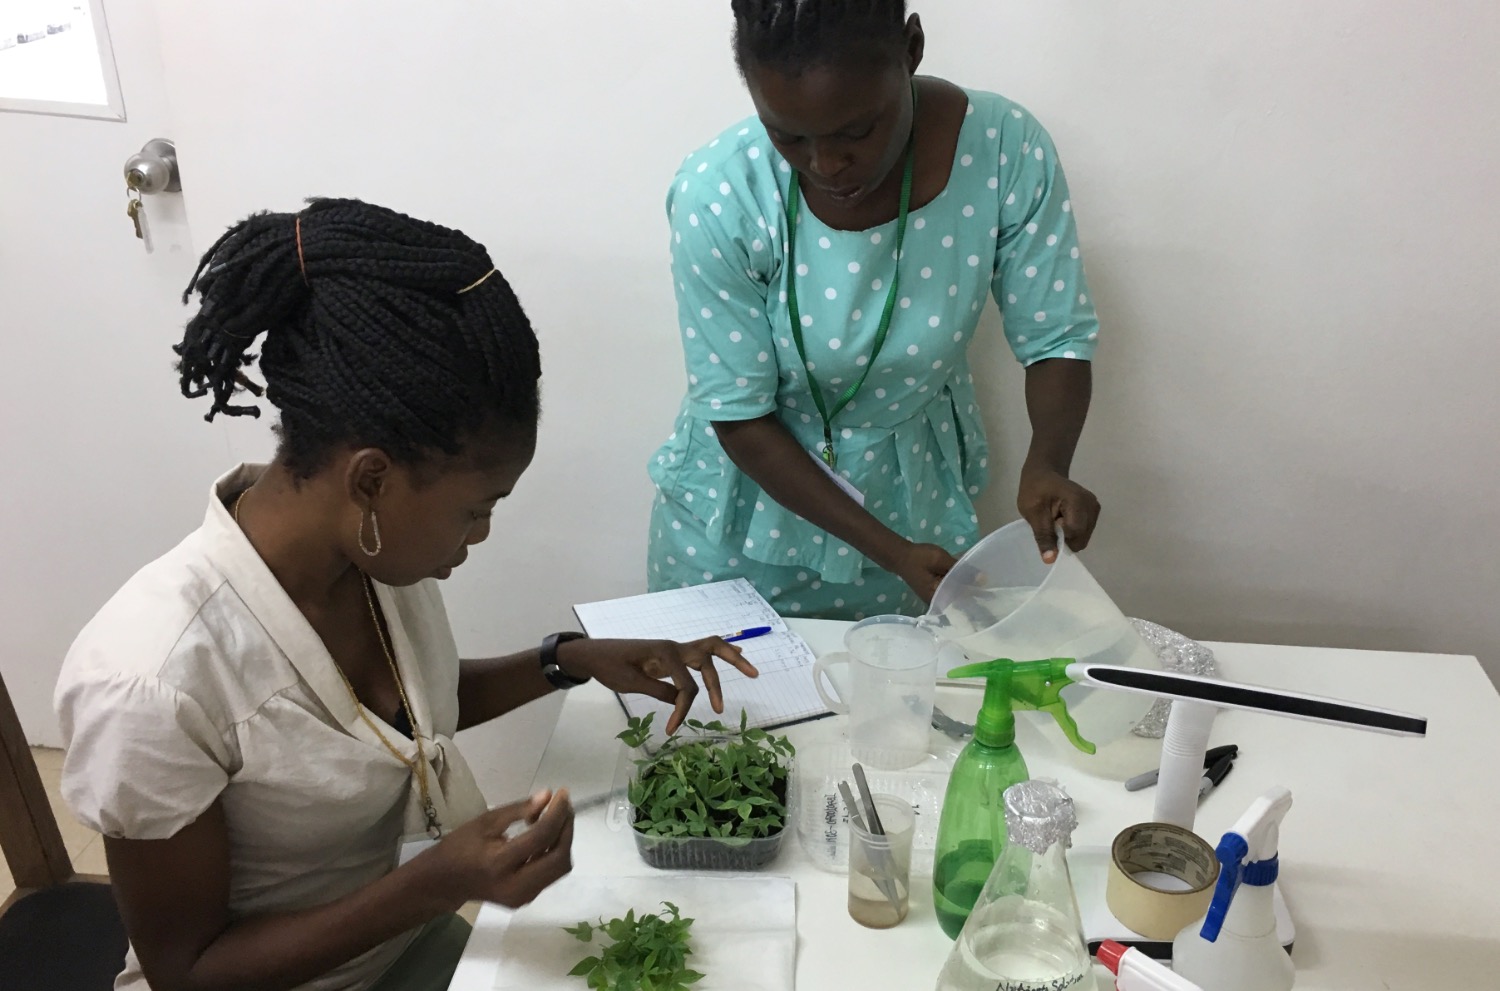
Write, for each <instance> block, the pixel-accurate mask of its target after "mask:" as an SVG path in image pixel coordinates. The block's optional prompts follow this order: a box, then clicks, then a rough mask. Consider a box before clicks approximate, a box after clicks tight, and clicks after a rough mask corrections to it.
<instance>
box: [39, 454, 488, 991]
mask: <svg viewBox="0 0 1500 991" xmlns="http://www.w3.org/2000/svg"><path fill="white" fill-rule="evenodd" d="M264 470H265V469H264V466H258V465H257V466H251V465H241V466H240V467H238V468H236V469H235V470H234V471H232V472H230V473H229V474H227V475H225V476H224V477H223V478H221V479H220V480H219V481H218V482H217V483H216V484H215V485H214V488H213V492H212V494H211V496H210V499H209V504H208V513H207V515H206V517H205V518H204V521H203V526H202V527H200V528H199V529H198V530H197V531H195V532H194V533H192V534H191V535H190V536H188V538H187V539H186V540H184V541H183V542H182V543H181V544H179V545H178V546H177V547H176V548H175V549H173V550H172V551H170V552H169V553H167V554H166V555H165V556H163V557H161V558H159V559H158V560H156V561H154V562H152V563H151V564H149V565H147V566H146V567H145V568H143V569H142V570H141V571H140V572H139V573H137V574H136V575H135V576H134V577H133V578H131V579H130V581H128V582H126V584H125V586H124V588H122V589H120V591H119V592H117V593H116V594H115V596H114V598H112V599H111V600H110V601H109V602H108V603H107V604H106V605H105V606H104V608H103V609H101V610H100V611H99V613H98V614H97V615H96V616H95V617H94V618H93V619H92V620H91V621H90V622H89V624H88V625H87V626H86V627H85V628H84V630H83V632H82V633H80V634H79V636H78V639H77V640H76V641H75V642H74V643H73V646H72V649H71V650H69V652H68V656H67V659H66V661H65V662H64V664H63V669H62V674H61V676H60V677H59V679H58V683H57V690H56V695H55V698H54V702H55V705H56V707H57V713H58V717H59V719H60V720H61V723H62V732H63V739H64V742H65V745H66V746H67V756H66V760H65V763H64V765H63V778H62V791H63V797H64V798H65V799H66V801H67V803H68V805H69V806H70V807H71V808H72V810H73V812H74V813H75V814H76V815H77V816H78V818H79V819H80V820H81V821H82V822H83V823H84V824H85V825H87V826H89V827H91V828H93V829H96V830H98V831H99V832H101V833H103V834H104V835H106V836H112V837H123V838H127V839H141V840H150V839H165V838H167V837H170V836H172V835H174V834H176V833H177V832H178V831H179V830H181V829H182V828H183V827H184V826H187V825H188V824H189V823H191V822H193V821H194V820H195V819H197V817H198V816H200V815H202V814H203V812H204V811H205V810H206V809H207V808H208V807H209V806H210V805H211V804H213V802H214V801H215V800H219V801H221V802H222V803H223V807H224V813H225V817H226V820H227V822H228V827H229V848H230V852H229V857H230V894H229V909H230V913H231V916H232V917H234V918H243V917H246V916H250V915H256V914H263V913H270V912H280V911H290V910H296V909H301V908H306V907H309V906H314V905H319V904H323V903H326V902H329V901H333V900H334V899H337V898H340V897H342V896H344V895H346V894H349V893H350V892H353V891H355V890H356V889H358V888H360V887H363V886H364V885H367V884H369V883H371V882H372V881H374V880H376V879H377V878H379V877H381V876H382V875H384V874H386V873H387V872H389V871H390V870H391V869H392V868H393V867H394V866H395V862H396V857H397V852H398V849H399V847H400V843H401V840H402V838H403V837H406V836H416V835H418V834H422V833H423V824H424V819H423V816H422V814H421V811H420V802H419V800H418V797H417V787H416V783H415V781H414V777H415V776H414V775H413V774H412V773H411V771H410V770H408V769H407V767H406V766H405V765H403V764H402V763H401V762H400V761H398V760H397V759H396V757H395V755H393V754H392V753H391V752H390V751H389V750H387V749H386V747H385V745H384V744H382V743H381V741H380V739H379V737H377V736H376V735H375V734H374V733H373V732H372V731H371V730H370V728H369V727H368V726H367V725H366V724H365V722H364V720H363V719H361V718H360V715H359V710H358V708H357V707H356V703H355V701H354V699H353V698H352V697H351V695H350V692H349V689H348V687H347V686H346V685H345V683H344V681H343V678H342V677H341V675H340V674H339V671H338V668H337V667H336V666H335V664H334V661H333V658H332V657H331V656H330V655H329V653H328V651H327V649H326V648H325V647H324V646H323V642H322V640H320V639H319V637H318V635H317V633H316V632H314V630H313V628H312V626H311V625H310V624H309V623H308V622H307V620H306V618H305V617H304V616H303V615H302V613H301V612H300V611H299V610H298V609H297V607H296V606H295V605H294V604H293V602H292V600H291V599H290V598H289V597H288V596H287V594H286V592H285V591H284V590H283V589H282V588H281V586H280V584H278V583H277V581H276V578H275V577H274V576H273V575H272V573H271V571H270V569H269V568H268V567H266V564H265V562H264V561H262V560H261V558H260V556H259V555H258V554H257V553H256V552H255V549H254V548H253V547H252V546H251V545H250V542H249V541H248V540H247V539H246V537H245V535H244V533H243V532H242V531H241V530H240V528H239V526H238V525H237V524H236V523H235V522H234V519H233V517H232V516H231V515H230V513H229V511H228V510H227V509H226V508H225V503H226V501H228V500H229V499H230V497H232V496H234V495H236V494H237V493H239V492H241V491H243V490H244V489H245V488H247V487H248V486H249V485H250V484H251V483H252V482H253V481H254V480H255V479H256V478H257V477H259V475H260V473H261V472H262V471H264ZM375 590H376V595H377V598H378V601H379V603H380V607H381V609H382V611H383V612H384V614H385V618H386V623H387V625H388V627H389V629H390V635H391V647H392V649H393V650H394V652H395V655H396V663H397V667H398V668H399V670H400V672H401V678H402V681H403V683H404V685H405V688H406V697H407V699H408V701H409V703H410V705H411V707H412V710H413V712H412V715H413V717H414V719H415V722H416V725H418V726H420V727H421V729H422V735H423V737H424V744H423V750H424V751H425V753H426V754H427V758H428V760H429V762H430V767H429V773H428V778H429V782H430V786H431V789H432V791H433V795H432V799H433V802H434V804H435V805H436V807H437V811H438V818H439V821H440V822H441V823H442V826H443V829H444V830H445V831H447V830H451V829H452V828H453V827H455V826H457V825H459V824H460V823H462V822H464V821H467V820H468V819H470V818H472V817H473V816H475V815H477V814H478V813H479V812H482V811H483V810H484V807H485V805H484V799H483V796H482V795H481V794H480V792H479V787H478V785H477V784H476V783H475V781H474V778H473V775H472V774H471V773H470V771H469V768H468V766H467V764H466V763H465V762H464V759H463V757H462V755H460V753H459V752H458V748H457V747H456V746H455V745H454V743H453V739H452V737H453V733H454V732H455V731H456V729H457V727H458V675H459V660H458V649H457V646H456V645H455V644H454V641H453V634H452V631H451V629H450V627H449V625H448V617H447V613H446V612H445V610H444V608H443V601H442V597H441V594H440V593H439V591H438V587H437V583H436V582H435V581H431V580H429V581H424V582H421V583H420V584H417V585H413V586H410V587H408V588H391V587H387V586H384V585H379V584H377V585H376V586H375ZM369 715H370V718H371V719H372V720H374V721H375V723H376V725H378V726H379V727H380V729H381V732H383V733H384V734H385V737H386V739H388V740H390V741H391V742H392V743H393V744H395V745H396V746H398V747H401V748H403V749H404V752H405V754H406V756H407V757H408V758H409V759H413V758H415V756H416V752H417V751H416V744H415V743H413V742H412V741H411V740H409V739H407V738H406V737H405V736H402V735H401V734H400V733H399V732H397V731H396V730H395V729H393V728H391V727H390V726H389V725H387V724H386V723H385V722H384V721H383V720H381V718H380V717H379V716H377V715H374V714H373V713H370V714H369ZM411 936H412V934H410V933H408V934H406V935H403V936H401V937H398V938H396V939H394V940H391V941H390V942H388V943H385V944H383V945H381V946H379V947H376V948H375V949H373V950H371V951H369V952H368V953H365V954H363V955H362V956H360V957H357V958H356V959H354V960H351V961H349V962H348V963H346V964H344V965H343V966H341V967H338V968H337V969H335V970H334V971H331V972H330V973H328V974H325V975H323V976H322V977H320V978H318V979H317V980H315V981H312V982H310V983H309V984H307V985H305V986H304V987H305V988H307V989H316V991H353V989H360V988H364V987H367V986H368V985H369V984H371V983H372V982H373V981H374V980H375V979H376V978H378V977H379V976H380V974H381V973H383V972H384V971H385V969H386V968H387V967H389V966H390V964H391V963H392V962H393V961H394V960H395V959H396V957H397V956H399V955H400V953H401V951H402V950H403V949H404V948H405V947H406V945H407V943H408V942H409V941H410V939H411ZM116 988H117V989H130V991H145V989H146V988H147V984H146V981H145V978H144V977H143V976H142V975H141V970H140V964H139V962H138V961H137V959H136V956H135V951H134V949H133V948H132V950H131V951H130V953H129V955H128V956H127V957H126V961H125V971H124V973H122V974H121V975H120V979H119V981H118V982H117V983H116Z"/></svg>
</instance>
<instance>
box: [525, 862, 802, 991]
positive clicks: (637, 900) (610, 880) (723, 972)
mask: <svg viewBox="0 0 1500 991" xmlns="http://www.w3.org/2000/svg"><path fill="white" fill-rule="evenodd" d="M664 901H668V902H672V903H673V904H675V905H676V906H677V907H678V908H679V909H680V910H681V911H682V914H683V915H684V916H686V917H688V918H691V919H692V920H693V927H692V930H691V932H690V935H689V938H690V940H691V943H690V945H691V946H692V950H693V955H692V956H691V957H689V958H688V966H689V967H691V968H692V969H693V970H696V971H699V972H700V973H702V974H703V975H704V977H703V980H702V981H699V982H698V983H697V984H695V985H693V991H731V989H732V991H792V988H793V984H794V981H795V975H796V964H797V886H796V883H795V882H793V881H792V880H791V879H790V878H784V877H759V876H757V877H740V876H705V875H670V874H657V875H652V876H647V877H580V876H579V875H577V874H570V875H568V876H567V877H565V878H563V879H562V880H561V881H559V882H557V883H556V884H554V885H553V886H552V887H550V888H548V889H547V890H546V891H544V892H542V893H541V895H540V896H539V897H538V898H537V899H536V901H534V902H532V903H531V904H530V905H527V906H525V907H524V908H522V909H520V910H519V911H517V912H516V913H515V915H514V916H513V917H512V918H511V921H510V926H509V928H507V929H506V932H505V938H504V940H503V941H502V943H501V954H500V969H499V971H498V973H497V976H496V979H495V988H496V991H585V988H586V985H585V983H584V979H583V978H581V977H569V976H568V971H570V970H572V969H573V966H574V964H576V963H578V961H580V960H582V959H583V958H584V957H587V956H591V955H594V954H597V953H598V952H599V949H600V942H599V941H600V940H601V939H605V940H607V937H601V936H599V935H597V934H596V935H595V936H594V942H592V943H584V942H581V941H580V940H578V939H576V938H575V937H573V936H572V935H570V934H568V933H566V932H563V929H564V927H568V926H576V925H577V924H578V923H580V922H583V921H585V920H587V921H589V922H598V921H599V919H600V918H604V919H614V918H618V917H620V916H623V915H624V914H625V913H626V912H627V911H629V910H630V909H635V912H636V914H637V915H640V914H641V913H643V912H655V911H657V910H658V909H660V908H661V903H662V902H664Z"/></svg>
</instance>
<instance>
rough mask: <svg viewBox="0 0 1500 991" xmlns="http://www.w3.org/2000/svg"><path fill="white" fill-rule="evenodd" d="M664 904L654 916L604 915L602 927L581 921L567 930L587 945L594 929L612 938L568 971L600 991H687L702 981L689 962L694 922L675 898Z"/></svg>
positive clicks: (633, 913) (633, 914)
mask: <svg viewBox="0 0 1500 991" xmlns="http://www.w3.org/2000/svg"><path fill="white" fill-rule="evenodd" d="M662 908H663V911H661V912H657V913H655V914H651V913H649V912H642V913H641V915H640V917H639V918H637V917H636V914H635V909H631V910H630V911H629V912H627V913H625V917H624V918H622V919H611V920H609V921H608V922H605V921H604V920H603V919H600V920H599V922H598V924H597V925H596V924H593V923H589V922H580V923H578V925H576V926H572V927H571V928H568V929H565V930H564V931H565V932H567V933H570V934H572V935H573V936H574V937H576V938H577V939H579V940H580V941H582V942H584V943H591V942H593V939H594V934H595V933H598V934H599V935H601V936H607V937H609V938H610V939H611V940H613V942H612V943H610V945H609V946H606V947H605V948H604V949H603V950H601V951H600V952H599V954H598V955H597V956H589V957H584V958H583V959H582V960H580V961H578V963H577V964H576V965H575V966H574V967H573V969H572V970H570V971H568V975H569V976H570V977H582V978H584V979H585V980H586V981H587V982H588V986H589V987H590V988H595V989H599V991H616V989H618V991H688V986H689V985H691V984H696V983H697V982H698V981H701V980H703V975H702V974H700V973H698V972H697V971H696V970H689V969H688V966H687V958H688V957H690V956H692V955H693V951H692V949H691V948H690V947H689V946H688V930H689V929H691V928H692V926H693V920H692V919H688V918H684V917H683V916H682V913H681V912H680V911H679V910H678V908H677V906H676V905H673V904H672V903H671V902H662Z"/></svg>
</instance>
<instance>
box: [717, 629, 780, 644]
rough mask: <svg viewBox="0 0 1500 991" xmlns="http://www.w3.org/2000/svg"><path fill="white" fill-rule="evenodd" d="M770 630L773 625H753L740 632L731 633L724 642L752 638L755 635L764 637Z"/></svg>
mask: <svg viewBox="0 0 1500 991" xmlns="http://www.w3.org/2000/svg"><path fill="white" fill-rule="evenodd" d="M770 632H771V627H769V626H752V627H750V628H749V629H748V630H741V631H740V632H738V633H732V634H730V635H729V636H727V637H725V638H724V642H725V643H734V642H735V641H736V640H750V639H752V638H754V637H763V636H765V635H766V634H767V633H770Z"/></svg>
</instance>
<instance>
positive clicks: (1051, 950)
mask: <svg viewBox="0 0 1500 991" xmlns="http://www.w3.org/2000/svg"><path fill="white" fill-rule="evenodd" d="M1005 822H1006V827H1007V829H1008V831H1009V835H1010V842H1009V843H1008V844H1006V847H1005V852H1004V853H1002V854H1001V855H1000V859H999V860H997V861H996V862H995V869H994V870H993V871H991V872H990V878H989V880H988V881H986V882H985V885H984V890H983V891H981V892H980V894H979V900H978V901H976V902H975V903H974V910H973V911H972V912H971V913H970V914H969V919H968V921H967V922H965V923H964V928H963V931H962V932H961V933H959V935H958V941H957V943H956V944H955V945H954V947H953V952H952V953H950V954H949V955H948V961H947V963H945V964H944V965H943V970H942V973H941V974H939V975H938V982H937V991H995V989H996V988H1005V989H1006V991H1068V989H1076V991H1082V989H1084V988H1089V987H1092V985H1091V984H1090V983H1089V982H1091V981H1092V980H1093V963H1092V961H1091V960H1090V959H1089V952H1088V947H1087V946H1086V944H1085V943H1084V939H1083V923H1082V920H1081V918H1080V916H1079V913H1078V899H1077V896H1076V895H1074V893H1073V879H1072V877H1071V876H1070V875H1069V873H1068V857H1067V850H1068V847H1070V846H1071V845H1072V837H1073V829H1074V828H1075V827H1076V826H1077V825H1078V817H1077V815H1076V814H1075V813H1074V811H1073V800H1072V799H1071V798H1069V797H1068V795H1067V793H1066V792H1064V791H1063V790H1062V788H1061V787H1060V786H1058V785H1057V784H1056V783H1055V782H1051V781H1022V782H1021V783H1019V784H1015V785H1012V786H1011V787H1009V788H1007V789H1006V791H1005Z"/></svg>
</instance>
